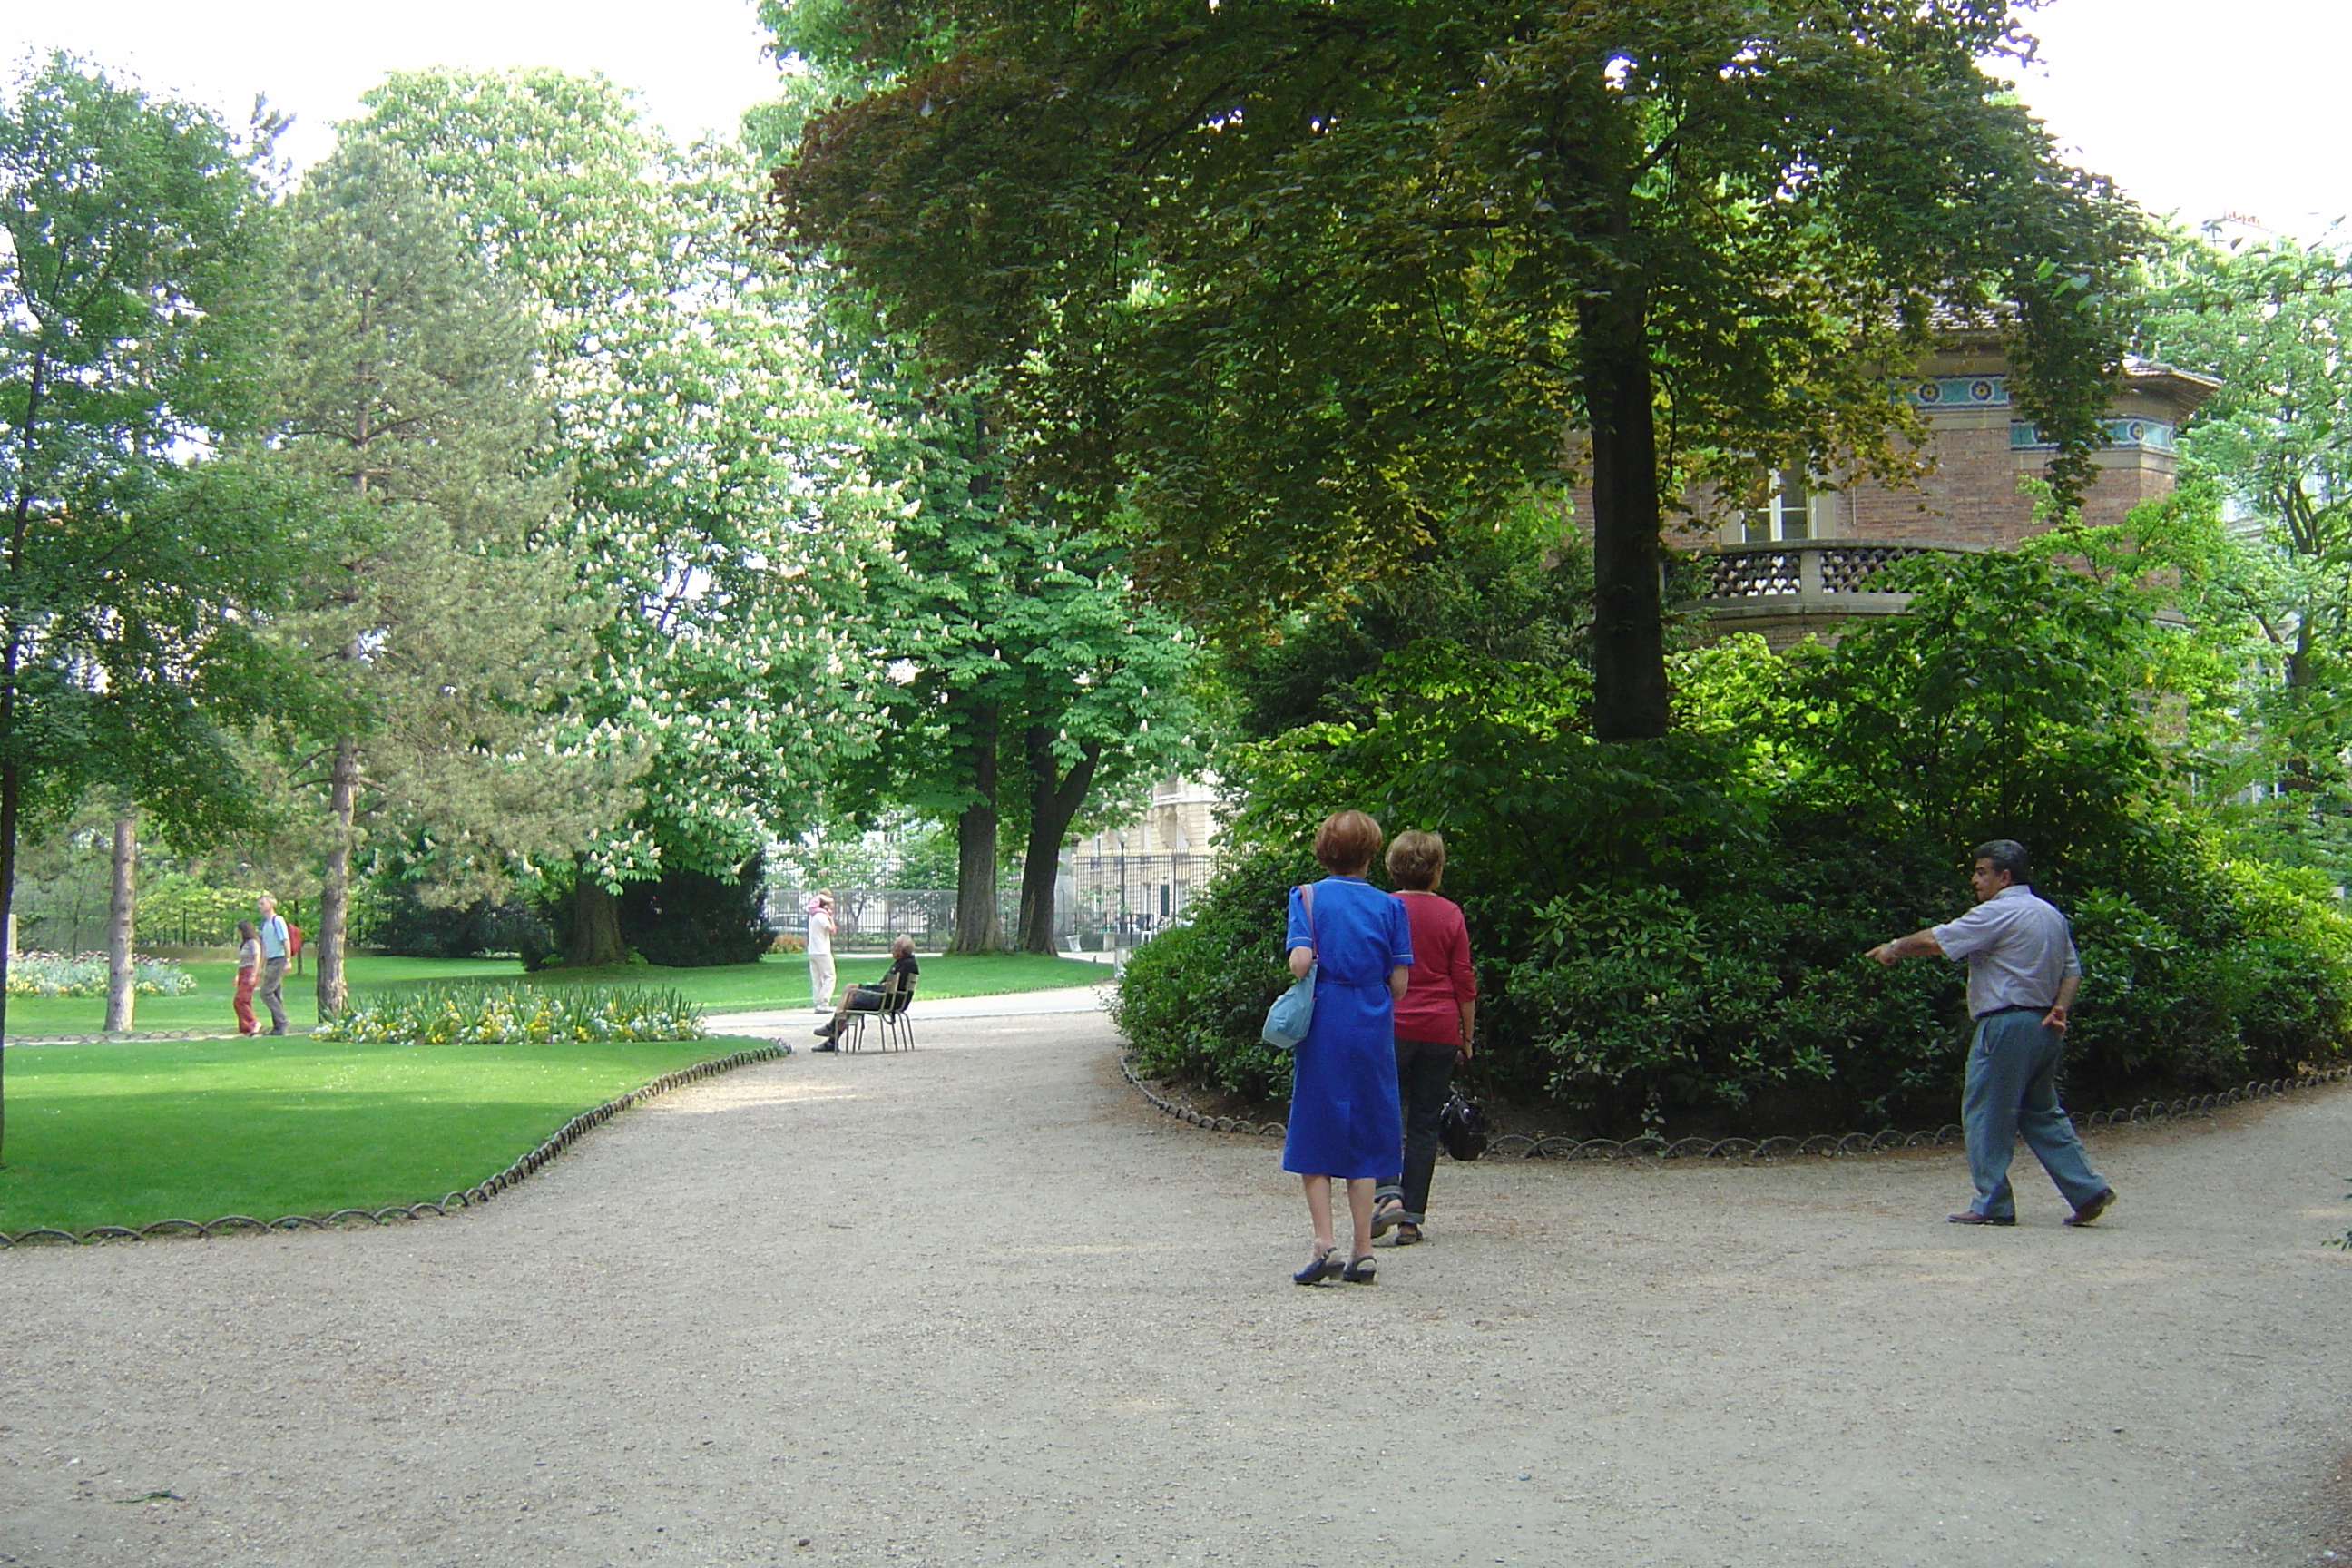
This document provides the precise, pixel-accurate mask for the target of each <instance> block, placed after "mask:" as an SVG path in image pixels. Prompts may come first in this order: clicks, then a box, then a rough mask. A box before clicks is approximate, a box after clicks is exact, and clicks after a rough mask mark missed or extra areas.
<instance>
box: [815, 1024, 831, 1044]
mask: <svg viewBox="0 0 2352 1568" xmlns="http://www.w3.org/2000/svg"><path fill="white" fill-rule="evenodd" d="M833 1033H834V1030H833V1026H832V1025H831V1024H820V1025H819V1026H817V1027H816V1029H815V1030H814V1034H815V1035H816V1037H817V1038H818V1039H820V1040H829V1039H831V1038H833Z"/></svg>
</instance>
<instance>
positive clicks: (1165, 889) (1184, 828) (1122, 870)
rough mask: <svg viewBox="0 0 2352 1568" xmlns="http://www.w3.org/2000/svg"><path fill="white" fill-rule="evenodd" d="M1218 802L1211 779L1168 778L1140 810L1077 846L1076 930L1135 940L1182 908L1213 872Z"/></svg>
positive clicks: (1073, 882)
mask: <svg viewBox="0 0 2352 1568" xmlns="http://www.w3.org/2000/svg"><path fill="white" fill-rule="evenodd" d="M1216 806H1217V792H1216V781H1215V780H1214V779H1210V778H1180V779H1163V780H1161V781H1160V783H1158V784H1154V785H1152V786H1151V804H1150V805H1149V806H1147V807H1146V808H1145V810H1144V813H1143V815H1142V816H1140V817H1139V818H1138V819H1137V820H1136V821H1134V822H1132V823H1129V825H1127V826H1124V827H1114V828H1108V829H1106V830H1105V831H1103V832H1100V833H1096V834H1093V835H1090V836H1089V837H1086V838H1083V839H1081V840H1079V841H1078V842H1077V843H1076V845H1075V846H1073V847H1071V849H1070V850H1069V851H1068V855H1069V862H1068V863H1069V870H1070V881H1069V884H1068V885H1069V887H1070V889H1071V901H1072V904H1073V906H1074V910H1073V912H1074V913H1075V914H1076V917H1077V924H1078V927H1079V929H1080V930H1081V931H1087V930H1096V931H1107V932H1109V933H1111V934H1112V935H1113V936H1115V937H1119V938H1123V939H1124V940H1125V941H1127V942H1134V941H1137V940H1139V939H1140V938H1142V937H1145V936H1149V935H1150V933H1151V932H1153V931H1157V930H1159V929H1160V927H1161V926H1163V925H1165V924H1167V923H1168V922H1169V921H1172V920H1174V919H1175V918H1176V917H1177V916H1179V915H1181V914H1182V913H1183V911H1184V908H1185V906H1186V905H1188V904H1190V903H1191V902H1192V896H1193V895H1194V894H1195V893H1197V892H1199V891H1200V890H1201V889H1202V888H1203V887H1204V886H1206V885H1207V883H1208V880H1209V878H1210V876H1211V875H1212V874H1213V872H1214V871H1215V870H1216V855H1217V818H1216Z"/></svg>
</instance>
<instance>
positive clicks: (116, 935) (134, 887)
mask: <svg viewBox="0 0 2352 1568" xmlns="http://www.w3.org/2000/svg"><path fill="white" fill-rule="evenodd" d="M138 896H139V815H138V813H136V812H134V811H126V812H124V813H123V814H122V815H121V816H118V817H116V818H115V819H114V886H113V891H112V894H111V896H110V897H109V898H108V900H107V903H106V1032H107V1033H108V1034H110V1035H119V1034H127V1033H129V1032H130V1029H131V1017H132V1016H133V1015H134V1014H135V1013H136V1011H137V1010H138V1005H139V987H138V979H139V973H138V969H137V967H136V965H137V955H136V954H135V953H134V952H132V951H131V937H132V934H133V932H132V930H131V923H132V921H134V920H135V919H136V918H137V909H138V903H137V900H138Z"/></svg>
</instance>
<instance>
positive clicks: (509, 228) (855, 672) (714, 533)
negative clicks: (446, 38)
mask: <svg viewBox="0 0 2352 1568" xmlns="http://www.w3.org/2000/svg"><path fill="white" fill-rule="evenodd" d="M365 102H366V105H367V112H366V114H365V116H364V117H363V118H362V121H361V122H360V127H361V128H362V129H363V130H364V131H365V132H366V133H367V134H369V135H371V136H373V137H376V138H380V139H382V140H383V141H384V142H387V143H389V144H391V145H394V146H396V147H398V148H400V149H402V150H403V151H404V153H406V154H407V155H408V156H409V157H411V158H412V159H414V160H415V162H416V163H417V164H418V166H419V167H421V168H422V169H423V170H424V171H425V176H426V178H427V179H428V181H429V182H430V183H431V184H432V185H433V186H434V188H435V189H436V191H437V192H439V193H440V195H442V196H443V198H444V199H445V200H446V202H447V203H448V204H449V205H451V207H453V208H454V209H455V210H456V211H457V213H458V214H460V215H461V217H462V220H463V222H464V224H465V225H466V226H467V231H468V233H469V236H470V237H471V240H472V243H473V246H474V247H475V249H476V251H477V254H478V256H479V257H480V258H481V259H482V260H483V261H484V262H485V263H486V264H487V265H488V266H490V267H491V268H494V269H495V270H496V272H497V273H498V274H499V276H500V277H501V278H503V279H506V280H507V281H508V282H509V283H510V284H511V285H513V286H515V287H516V288H518V289H520V290H521V291H522V292H523V293H524V294H525V295H526V296H527V297H528V299H529V300H530V301H531V302H532V305H533V307H534V311H535V315H536V318H537V321H536V325H537V328H538V346H539V351H540V359H541V368H542V373H543V375H544V378H545V382H546V384H547V385H548V387H549V389H550V393H551V420H552V426H553V439H552V446H551V456H553V457H554V458H556V460H557V461H556V465H555V466H554V468H553V471H556V472H557V474H558V477H559V478H561V479H562V481H563V482H564V484H565V487H566V488H567V489H568V491H569V500H570V510H569V515H568V516H566V517H564V518H562V519H561V520H559V521H555V522H553V523H551V537H552V538H554V539H555V540H557V541H558V542H560V543H561V544H562V547H563V548H564V549H565V550H566V551H567V552H568V553H569V555H570V557H571V558H572V561H573V562H574V563H575V564H576V566H577V569H578V570H579V572H580V574H581V575H582V578H583V583H582V586H583V589H584V590H585V591H586V592H587V593H588V594H590V595H593V597H595V598H597V599H599V600H602V601H605V602H610V603H614V604H615V605H618V606H619V610H620V613H619V614H618V615H617V616H614V617H613V618H612V619H610V620H609V621H607V622H606V623H605V624H604V626H602V627H601V629H600V633H599V653H600V658H599V659H598V660H597V662H596V666H595V668H594V669H593V672H592V674H591V675H590V678H589V679H587V680H585V681H584V682H583V684H582V685H581V687H580V689H579V690H578V693H577V697H576V703H575V711H576V712H577V714H578V716H579V728H578V731H577V735H576V743H577V744H579V745H580V746H582V747H583V748H585V749H588V750H591V751H594V752H603V753H604V754H607V755H610V756H611V757H613V758H614V760H615V762H616V763H618V762H622V761H625V760H628V759H635V760H637V762H638V763H639V765H641V766H642V767H643V770H644V771H643V773H642V775H641V779H640V785H641V788H642V791H643V804H642V805H640V806H638V807H637V808H636V809H635V810H629V809H627V808H624V809H622V810H619V811H616V812H613V813H611V814H609V815H608V816H607V817H606V819H605V820H604V822H602V823H600V824H597V825H596V829H597V830H596V831H594V832H592V833H583V834H582V835H581V836H579V837H578V838H577V839H576V840H575V847H580V848H581V850H582V853H581V856H580V858H579V860H578V863H577V865H576V866H575V865H574V864H572V863H571V858H570V857H569V856H567V857H565V858H564V860H563V861H562V862H549V861H542V862H541V863H540V865H539V869H540V870H541V872H542V873H543V874H545V875H547V876H549V877H551V878H552V879H554V881H555V882H556V883H558V884H559V885H560V884H565V883H569V882H570V881H571V880H572V879H573V878H574V877H575V876H579V877H585V878H587V879H591V880H593V881H595V882H598V883H600V884H602V885H604V886H606V887H609V888H613V889H617V888H618V887H619V886H620V885H622V884H623V883H625V882H629V881H634V880H639V879H649V878H652V877H655V876H656V875H658V874H659V873H660V872H662V871H663V870H665V869H667V868H674V867H683V868H692V869H695V870H698V871H702V872H706V873H709V874H712V875H719V876H725V875H730V874H731V873H732V871H733V868H736V867H738V866H740V865H741V864H742V863H743V861H744V860H745V859H746V858H749V857H750V856H751V855H753V854H755V853H757V852H758V851H759V850H760V849H761V848H762V847H764V846H765V844H767V843H768V842H769V841H771V840H772V839H774V838H778V837H790V836H791V835H792V834H793V833H796V832H798V831H799V830H800V829H801V828H802V827H803V826H806V825H807V824H808V823H809V822H811V821H813V820H814V818H815V817H816V816H817V815H818V813H819V812H820V810H821V803H822V800H823V798H824V782H825V780H826V778H827V776H828V773H829V771H830V765H831V763H832V762H833V760H834V758H835V752H836V750H837V749H838V748H839V747H840V746H841V745H843V744H844V743H854V742H856V738H857V737H859V736H861V735H862V734H863V733H865V732H866V730H867V729H868V728H869V723H868V721H867V720H866V712H867V694H868V693H869V692H870V691H871V689H872V688H873V687H874V686H875V685H876V684H877V682H878V681H879V679H880V671H879V668H877V666H876V664H875V663H874V662H873V660H872V659H871V658H870V657H869V656H868V654H867V652H866V648H865V647H863V646H862V645H861V642H860V641H859V639H857V638H856V637H854V636H852V635H850V630H849V628H853V627H856V626H858V625H859V624H860V619H861V608H862V605H863V603H864V598H863V589H864V584H865V581H866V575H867V572H868V570H869V568H870V567H871V566H872V565H873V564H874V563H877V562H882V561H884V560H885V559H886V550H887V529H888V521H889V514H890V513H891V512H892V510H895V505H896V503H895V501H894V499H893V498H892V497H891V496H890V495H889V494H888V493H887V491H886V490H885V489H882V488H880V487H877V485H875V484H873V483H872V482H870V481H869V479H867V477H866V471H865V467H864V458H863V453H864V452H865V451H866V449H867V448H868V447H871V446H872V445H873V444H874V437H873V434H872V427H873V420H872V418H871V416H869V415H867V414H866V412H865V411H864V410H862V409H861V408H860V407H859V406H858V405H857V404H856V401H855V399H854V398H853V397H852V396H850V395H848V393H847V392H845V390H844V389H843V388H842V387H841V386H839V385H838V384H836V382H835V375H834V368H833V366H832V365H830V364H829V363H827V362H826V360H825V358H824V355H823V353H821V352H820V348H819V339H820V336H821V334H820V333H819V332H818V331H817V330H816V328H815V325H814V320H813V310H814V301H813V300H812V298H811V291H810V289H808V287H807V286H806V285H805V284H804V283H803V282H802V281H801V280H800V279H795V278H793V277H791V276H789V275H788V274H786V273H785V272H783V271H782V269H781V268H775V267H773V266H772V265H766V264H762V262H761V258H760V257H759V256H758V255H757V253H755V252H754V251H753V250H752V249H751V247H750V246H749V245H748V244H747V243H746V242H745V241H744V240H743V239H742V238H741V237H740V235H739V234H738V232H737V229H738V226H739V224H740V220H741V217H742V216H743V213H744V212H745V210H746V209H747V208H748V207H749V206H750V205H751V202H752V201H753V199H754V193H755V192H756V188H757V184H758V180H759V175H758V171H757V169H756V168H755V167H754V166H753V165H752V163H751V162H750V161H749V159H748V156H747V154H746V153H745V152H744V151H743V150H742V149H740V148H736V147H728V146H711V145H704V146H697V147H694V148H689V149H681V148H678V147H676V146H674V145H672V144H670V143H669V142H667V140H666V139H665V138H663V137H662V136H661V135H660V134H659V133H658V132H656V131H655V130H654V129H652V128H651V127H649V126H648V125H646V123H645V122H644V121H643V120H642V118H641V117H640V115H639V114H638V112H637V110H636V109H635V107H634V106H633V105H632V104H631V103H630V102H629V100H628V99H627V97H626V95H625V94H624V93H623V92H622V91H621V89H618V88H617V87H615V86H614V84H613V83H611V82H609V81H607V80H604V79H602V78H581V77H572V76H567V75H565V74H563V73H562V72H559V71H554V70H548V69H529V70H517V71H506V72H475V71H463V70H455V69H434V70H426V71H415V72H398V73H395V74H394V75H393V76H392V77H391V78H390V79H388V80H387V81H386V82H385V83H384V84H383V86H382V87H380V88H378V89H374V90H373V91H372V92H370V93H369V94H367V95H366V98H365Z"/></svg>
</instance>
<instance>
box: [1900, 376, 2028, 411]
mask: <svg viewBox="0 0 2352 1568" xmlns="http://www.w3.org/2000/svg"><path fill="white" fill-rule="evenodd" d="M1904 395H1906V397H1908V398H1909V399H1910V400H1911V404H1912V406H1914V407H1916V408H1929V409H1936V408H2006V407H2008V406H2009V377H2007V376H2005V375H1923V376H1921V377H1919V378H1918V379H1917V380H1916V381H1911V382H1906V383H1904Z"/></svg>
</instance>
